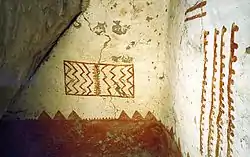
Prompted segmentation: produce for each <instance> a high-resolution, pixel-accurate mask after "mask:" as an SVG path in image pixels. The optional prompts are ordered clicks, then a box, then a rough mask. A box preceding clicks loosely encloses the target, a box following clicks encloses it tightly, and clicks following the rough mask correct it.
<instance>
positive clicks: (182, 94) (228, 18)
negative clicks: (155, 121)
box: [175, 0, 250, 157]
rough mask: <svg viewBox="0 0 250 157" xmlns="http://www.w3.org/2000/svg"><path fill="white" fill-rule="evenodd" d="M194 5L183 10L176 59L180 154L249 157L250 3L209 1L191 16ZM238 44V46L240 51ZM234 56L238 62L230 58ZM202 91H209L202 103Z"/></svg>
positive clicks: (246, 1) (193, 2) (193, 3)
mask: <svg viewBox="0 0 250 157" xmlns="http://www.w3.org/2000/svg"><path fill="white" fill-rule="evenodd" d="M199 2H201V1H199ZM195 4H199V3H198V2H196V1H191V0H190V1H188V3H187V4H185V7H186V9H187V11H188V12H187V14H186V15H184V18H183V21H184V19H185V18H186V22H184V27H183V28H182V29H183V35H182V42H181V49H180V51H179V53H178V55H177V63H178V69H177V71H178V74H177V80H178V81H177V84H176V89H177V90H176V94H175V95H176V96H175V102H176V103H175V112H176V115H177V117H176V119H177V122H178V123H177V136H178V137H180V139H181V143H182V150H183V151H184V152H190V156H201V153H202V156H222V157H224V156H235V157H237V156H240V157H247V156H249V154H250V143H249V142H250V139H249V138H250V137H249V136H250V132H249V127H250V119H249V115H250V112H249V109H250V108H249V97H250V93H249V87H250V86H249V83H248V80H249V76H250V73H249V66H250V62H249V54H248V53H247V47H249V44H250V36H249V33H248V28H249V26H250V20H249V15H250V12H249V9H250V3H249V1H248V0H241V1H237V0H229V1H224V0H221V1H217V0H209V1H207V2H206V5H205V6H203V7H201V8H198V9H195V10H193V11H190V10H192V9H189V10H188V8H190V7H191V6H193V5H195ZM203 4H205V3H204V1H203ZM189 11H190V12H189ZM204 12H206V15H205V16H204V14H203V15H202V16H203V17H202V18H199V17H198V16H197V17H198V18H196V19H188V17H191V16H193V15H197V14H200V15H201V14H202V13H204ZM233 23H235V25H233ZM223 26H224V27H223ZM237 27H238V28H239V29H237ZM215 29H216V30H215ZM237 30H238V31H237ZM204 31H209V34H207V33H206V35H207V37H206V38H207V39H206V41H207V45H206V47H205V50H206V52H207V53H206V55H207V57H206V58H207V59H204V43H206V41H204ZM232 34H234V35H235V37H234V38H233V37H232ZM215 36H216V38H215ZM221 41H222V42H221ZM223 42H224V45H223ZM215 43H217V47H216V45H215ZM234 43H237V44H238V49H237V46H236V45H235V44H234ZM215 48H216V49H215ZM221 48H222V49H221ZM231 51H234V55H235V56H236V57H237V60H236V57H233V56H230V54H231ZM221 52H222V55H221V54H220V53H221ZM215 53H216V54H217V55H216V58H215V59H214V54H215ZM224 55H225V58H224V57H223V56H224ZM221 59H222V60H221ZM230 59H231V61H233V62H232V69H234V71H235V74H234V75H233V72H234V71H232V69H231V68H230V62H229V61H230ZM204 60H207V62H206V67H207V70H205V82H204V83H202V81H203V77H204V73H203V72H204ZM221 61H222V64H221ZM234 61H236V62H234ZM216 62H217V64H216ZM223 65H225V66H223ZM221 67H222V70H223V71H222V73H221V71H220V70H221ZM223 73H224V75H223ZM231 74H232V79H231V78H230V77H231V76H230V75H231ZM231 80H234V81H231ZM221 81H222V83H220V82H221ZM202 84H203V85H204V88H203V89H202ZM212 86H214V88H212ZM202 90H203V91H204V90H205V92H203V97H204V99H202V98H201V95H202ZM231 91H232V92H231ZM228 95H229V96H228ZM232 100H233V101H232ZM201 101H202V103H201ZM211 106H212V107H211Z"/></svg>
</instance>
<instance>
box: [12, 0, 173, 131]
mask: <svg viewBox="0 0 250 157" xmlns="http://www.w3.org/2000/svg"><path fill="white" fill-rule="evenodd" d="M176 4H178V3H176ZM168 20H171V21H174V20H176V17H175V12H174V10H172V8H171V7H170V3H169V1H164V0H163V1H156V0H154V1H139V0H136V1H120V0H116V1H101V2H100V1H99V0H92V1H90V4H89V7H88V9H87V11H86V12H84V13H83V14H82V15H80V16H79V17H78V19H77V20H76V22H75V23H74V24H73V25H72V26H71V27H70V28H69V29H68V31H67V32H66V33H65V35H64V36H63V37H62V38H61V39H60V41H59V42H58V43H57V45H56V47H55V48H54V49H53V52H52V54H51V56H50V58H49V59H48V61H47V62H45V63H44V64H43V65H42V66H41V68H40V69H39V71H38V72H37V74H36V75H35V76H34V77H33V78H32V81H31V82H30V84H29V85H28V87H27V88H26V89H25V90H24V91H23V92H22V94H21V95H20V96H19V97H18V98H17V99H16V102H15V104H14V105H12V106H10V107H9V108H8V110H9V111H11V112H14V113H16V112H17V111H20V112H18V115H17V116H18V117H19V118H21V119H22V118H36V117H38V116H39V115H40V114H41V112H42V111H46V112H48V113H49V114H50V115H51V116H53V115H55V113H56V112H57V111H58V110H60V111H61V112H62V113H63V114H64V115H65V116H68V115H69V114H70V113H71V112H72V110H74V111H76V112H77V113H78V115H80V116H81V117H82V118H103V117H111V118H114V117H115V118H117V117H118V116H119V115H120V113H121V111H122V110H125V111H126V112H127V113H128V115H129V116H132V114H133V113H134V112H135V111H136V110H137V111H139V112H140V113H141V114H142V115H143V116H145V115H146V113H147V112H148V111H151V112H152V113H153V114H154V115H155V116H156V117H157V118H158V119H159V120H162V121H163V122H164V123H165V124H166V125H167V126H174V123H175V122H174V121H175V120H174V111H173V106H172V98H173V92H172V88H171V80H170V79H171V78H172V77H173V76H172V73H173V69H172V66H171V64H172V63H173V62H172V61H171V60H172V57H173V56H172V55H170V54H169V52H168V51H167V49H168V48H169V47H170V46H171V41H170V40H171V38H170V36H169V35H168V31H172V30H173V29H174V25H175V23H173V24H170V23H169V22H167V21H168ZM173 38H174V36H173ZM177 38H178V37H177ZM172 51H173V50H171V52H172ZM82 76H83V77H84V78H85V79H86V80H85V79H83V77H82Z"/></svg>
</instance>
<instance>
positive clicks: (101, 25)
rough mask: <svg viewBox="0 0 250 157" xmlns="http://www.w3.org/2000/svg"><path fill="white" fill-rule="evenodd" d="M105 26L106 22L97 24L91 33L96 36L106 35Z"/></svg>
mask: <svg viewBox="0 0 250 157" xmlns="http://www.w3.org/2000/svg"><path fill="white" fill-rule="evenodd" d="M106 28H107V24H106V22H103V23H101V22H98V23H97V25H96V26H95V27H94V28H93V32H94V33H95V34H97V35H101V34H102V33H106Z"/></svg>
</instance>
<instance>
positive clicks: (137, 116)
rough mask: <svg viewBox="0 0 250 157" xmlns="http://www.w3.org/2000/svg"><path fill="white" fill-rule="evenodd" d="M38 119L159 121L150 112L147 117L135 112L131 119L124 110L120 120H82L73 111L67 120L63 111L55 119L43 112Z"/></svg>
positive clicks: (58, 112) (108, 118) (106, 118)
mask: <svg viewBox="0 0 250 157" xmlns="http://www.w3.org/2000/svg"><path fill="white" fill-rule="evenodd" d="M37 119H38V120H87V121H91V120H122V121H131V120H132V121H138V120H142V121H143V120H147V121H158V120H157V118H156V117H155V116H154V115H153V113H152V112H150V111H148V113H147V114H146V116H145V117H143V116H142V115H141V114H140V113H139V112H138V111H135V112H134V114H133V115H132V118H130V117H129V116H128V114H127V113H126V112H125V111H124V110H122V112H121V113H120V116H119V118H111V117H104V118H87V119H81V118H80V116H79V115H78V114H77V113H76V112H75V111H74V110H73V111H72V112H71V113H70V114H69V116H68V117H67V118H66V116H64V115H63V114H62V112H61V111H57V112H56V114H55V115H54V117H53V118H52V117H50V116H49V114H48V113H47V112H45V111H43V112H42V113H41V114H40V116H39V117H38V118H37Z"/></svg>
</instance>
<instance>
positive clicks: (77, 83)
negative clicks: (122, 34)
mask: <svg viewBox="0 0 250 157" xmlns="http://www.w3.org/2000/svg"><path fill="white" fill-rule="evenodd" d="M64 84H65V93H66V95H74V96H101V97H103V96H106V97H120V98H134V66H133V64H124V65H121V64H119V65H116V64H103V63H100V64H99V63H85V62H77V61H64Z"/></svg>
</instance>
